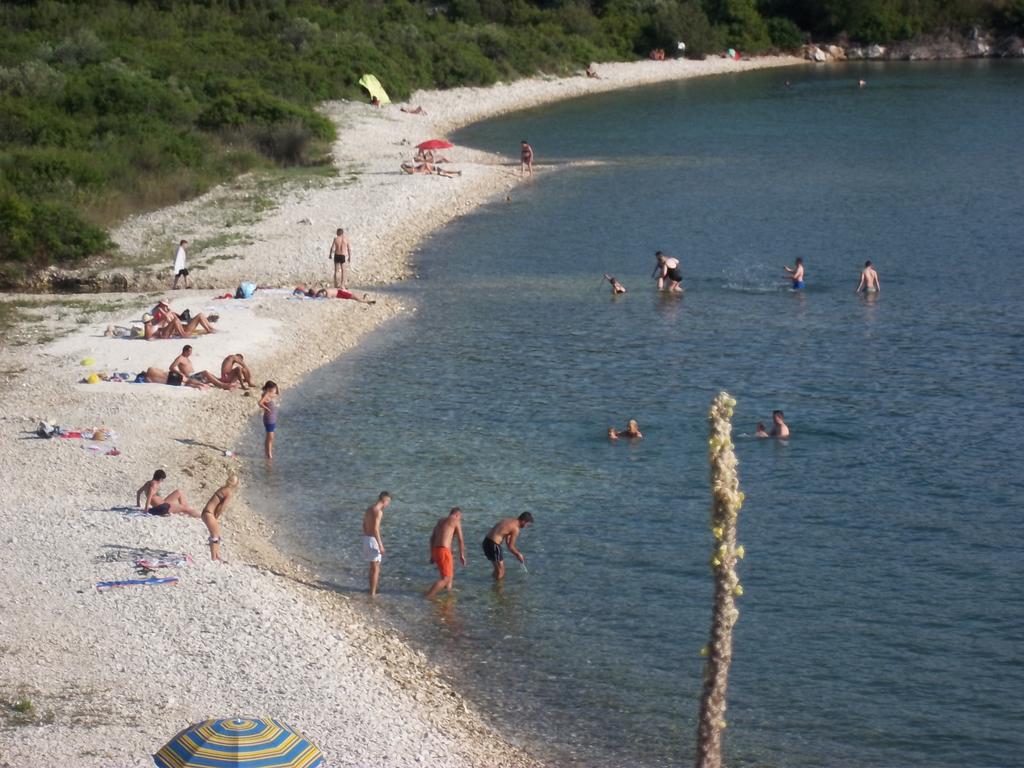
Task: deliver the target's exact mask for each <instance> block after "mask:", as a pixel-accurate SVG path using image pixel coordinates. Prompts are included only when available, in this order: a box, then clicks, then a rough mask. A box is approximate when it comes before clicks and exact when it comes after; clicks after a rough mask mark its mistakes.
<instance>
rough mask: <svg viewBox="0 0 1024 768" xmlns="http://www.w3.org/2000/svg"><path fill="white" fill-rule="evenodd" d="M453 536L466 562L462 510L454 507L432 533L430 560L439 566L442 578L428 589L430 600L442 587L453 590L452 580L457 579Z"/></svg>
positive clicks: (439, 521)
mask: <svg viewBox="0 0 1024 768" xmlns="http://www.w3.org/2000/svg"><path fill="white" fill-rule="evenodd" d="M452 538H454V539H455V540H456V541H458V543H459V562H461V563H462V565H463V566H465V564H466V548H465V544H464V543H463V541H462V510H461V509H459V508H458V507H452V509H451V512H449V513H448V517H442V518H441V519H440V520H438V521H437V525H435V526H434V531H433V533H431V534H430V562H431V563H433V564H434V565H436V566H437V571H438V573H440V574H441V578H439V579H438V580H437V581H435V582H434V585H433V586H432V587H431V588H430V589H429V590H427V594H426V598H427V599H428V600H429V599H430V598H432V597H433V596H434V595H436V594H437V593H438V592H440V591H441V590H442V589H446V590H448V591H449V592H451V591H452V581H453V580H454V579H455V564H454V562H453V561H452Z"/></svg>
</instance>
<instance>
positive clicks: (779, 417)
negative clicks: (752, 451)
mask: <svg viewBox="0 0 1024 768" xmlns="http://www.w3.org/2000/svg"><path fill="white" fill-rule="evenodd" d="M784 419H785V417H784V414H783V413H782V411H772V431H771V433H770V434H769V435H768V436H769V437H779V438H782V439H783V440H785V439H786V438H787V437H789V427H787V426H786V422H785V420H784Z"/></svg>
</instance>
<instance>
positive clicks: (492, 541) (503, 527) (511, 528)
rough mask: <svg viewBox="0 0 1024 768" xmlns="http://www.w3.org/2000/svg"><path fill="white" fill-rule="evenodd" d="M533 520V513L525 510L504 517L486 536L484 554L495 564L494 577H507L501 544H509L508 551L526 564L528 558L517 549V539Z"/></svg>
mask: <svg viewBox="0 0 1024 768" xmlns="http://www.w3.org/2000/svg"><path fill="white" fill-rule="evenodd" d="M532 522H533V515H531V514H530V513H529V512H523V514H521V515H520V516H519V517H503V518H502V519H501V520H499V521H498V523H497V525H495V526H494V527H493V528H491V530H490V531H489V532H488V533H487V536H486V537H485V538H484V555H486V557H487V559H488V560H490V561H491V563H493V564H494V578H495V579H504V578H505V553H504V552H503V551H502V549H501V545H502V544H503V543H504V544H508V551H509V552H511V553H512V554H513V555H515V556H516V559H518V560H519V562H520V563H522V564H523V565H524V566H525V565H526V558H525V557H523V553H522V552H520V551H519V550H518V549H516V539H517V538H519V534H520V533H521V532H522V531H523V529H524V528H526V526H528V525H529V524H530V523H532Z"/></svg>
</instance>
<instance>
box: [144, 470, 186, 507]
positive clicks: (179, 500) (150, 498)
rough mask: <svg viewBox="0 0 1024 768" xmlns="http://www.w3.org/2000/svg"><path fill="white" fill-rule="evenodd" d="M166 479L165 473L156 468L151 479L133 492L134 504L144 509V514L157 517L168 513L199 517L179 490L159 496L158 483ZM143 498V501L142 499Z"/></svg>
mask: <svg viewBox="0 0 1024 768" xmlns="http://www.w3.org/2000/svg"><path fill="white" fill-rule="evenodd" d="M166 479H167V473H166V472H164V471H163V470H162V469H158V470H157V471H156V472H154V473H153V479H152V480H147V481H146V482H145V483H143V484H142V487H141V488H139V490H137V491H136V492H135V506H137V507H139V508H141V509H143V510H145V512H146V514H149V515H156V516H157V517H167V516H168V515H188V516H189V517H199V513H198V512H196V511H195V510H194V509H192V507H190V506H189V505H188V502H187V501H185V495H184V494H183V493H182V492H181V491H172V492H171V493H169V494H167V495H166V496H164V497H162V498H161V497H160V495H159V491H160V483H162V482H163V481H164V480H166ZM143 499H145V503H142V500H143Z"/></svg>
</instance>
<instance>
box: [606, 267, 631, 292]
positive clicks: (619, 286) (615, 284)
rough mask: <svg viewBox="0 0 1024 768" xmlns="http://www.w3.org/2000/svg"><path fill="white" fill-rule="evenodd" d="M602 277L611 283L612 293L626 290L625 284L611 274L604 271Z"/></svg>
mask: <svg viewBox="0 0 1024 768" xmlns="http://www.w3.org/2000/svg"><path fill="white" fill-rule="evenodd" d="M604 279H605V280H607V281H608V284H609V285H611V287H612V293H614V294H615V295H618V294H620V293H625V292H626V286H624V285H623V284H622V283H620V282H619V281H618V280H616V279H615V278H614V277H613V276H611V275H609V274H608V273H607V272H605V273H604Z"/></svg>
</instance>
